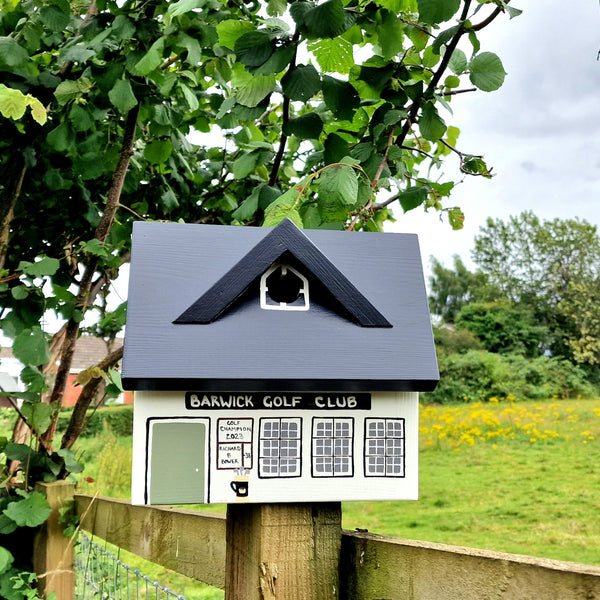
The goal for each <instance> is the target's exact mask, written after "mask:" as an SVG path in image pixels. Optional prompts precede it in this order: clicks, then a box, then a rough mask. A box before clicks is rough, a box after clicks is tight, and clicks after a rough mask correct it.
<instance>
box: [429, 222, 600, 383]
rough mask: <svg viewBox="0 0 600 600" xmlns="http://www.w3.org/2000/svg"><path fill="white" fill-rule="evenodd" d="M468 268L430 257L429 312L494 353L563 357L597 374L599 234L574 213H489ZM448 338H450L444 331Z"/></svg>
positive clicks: (593, 375) (599, 349)
mask: <svg viewBox="0 0 600 600" xmlns="http://www.w3.org/2000/svg"><path fill="white" fill-rule="evenodd" d="M473 260H474V262H475V264H476V265H477V269H476V271H475V272H474V273H471V272H470V271H469V270H468V269H467V268H466V267H465V266H464V264H463V263H462V262H461V261H460V259H459V258H458V257H455V259H454V262H455V264H454V269H447V268H445V267H444V266H443V265H441V263H439V262H438V261H435V260H434V261H433V276H432V278H431V282H430V284H431V285H430V288H431V297H430V306H431V308H432V311H433V312H435V313H436V314H438V315H440V316H441V317H442V319H443V320H444V322H445V323H455V325H456V327H457V328H459V329H460V328H462V329H467V330H468V331H470V332H471V333H473V334H474V335H475V336H476V337H477V339H478V340H479V341H480V342H481V343H482V345H483V347H484V348H485V349H486V350H488V351H490V352H493V353H516V354H520V355H521V356H524V357H535V356H538V355H540V354H544V355H550V356H553V357H557V358H561V359H565V360H568V361H570V362H572V363H574V364H576V365H579V366H580V367H582V368H583V369H584V370H585V373H586V374H587V376H588V377H590V380H591V381H598V380H599V371H598V365H599V364H600V343H599V342H598V340H599V339H600V302H599V300H600V288H599V285H600V284H599V279H598V275H599V273H600V238H599V236H598V233H597V230H596V227H595V226H593V225H590V224H589V223H587V222H586V221H582V220H578V219H565V220H562V219H553V220H551V221H541V220H540V219H538V217H536V216H535V215H534V214H533V213H532V212H524V213H522V214H520V215H519V216H516V217H510V218H509V219H508V220H507V221H503V220H501V219H496V220H492V219H489V220H488V222H487V224H486V226H485V227H482V228H481V231H480V233H479V235H478V236H477V237H476V238H475V249H474V251H473ZM446 337H448V336H446Z"/></svg>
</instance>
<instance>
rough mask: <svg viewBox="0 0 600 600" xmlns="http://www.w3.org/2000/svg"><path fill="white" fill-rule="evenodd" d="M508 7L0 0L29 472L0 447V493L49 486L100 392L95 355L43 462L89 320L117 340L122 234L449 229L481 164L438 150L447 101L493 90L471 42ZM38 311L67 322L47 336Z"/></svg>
mask: <svg viewBox="0 0 600 600" xmlns="http://www.w3.org/2000/svg"><path fill="white" fill-rule="evenodd" d="M518 12H519V11H518V10H517V9H514V8H512V7H509V6H508V5H507V3H506V2H505V1H504V0H493V1H491V2H490V1H489V0H452V1H448V0H374V1H373V2H363V1H361V0H325V1H322V2H313V1H312V0H310V1H309V0H298V1H294V2H290V3H289V4H288V2H286V0H268V2H259V1H254V2H245V1H243V0H230V1H228V2H224V1H220V0H177V1H174V2H166V1H165V0H126V1H125V2H116V1H114V0H91V2H90V1H86V0H84V1H83V2H80V3H75V2H73V1H72V0H0V74H1V79H2V83H1V84H0V165H1V166H2V170H3V177H2V178H1V179H0V303H1V304H0V306H1V313H0V317H1V327H2V331H3V333H4V335H5V336H7V337H9V338H12V340H13V349H14V352H15V355H16V356H17V357H18V358H19V359H20V360H21V361H22V362H23V363H24V365H25V366H24V371H23V374H22V380H23V382H24V383H25V384H26V386H27V391H26V392H25V393H24V394H22V395H21V396H22V398H21V399H22V400H24V402H25V406H29V405H31V406H32V407H34V408H27V409H24V410H23V411H22V414H21V417H22V420H21V424H22V423H26V424H27V427H28V428H29V430H30V431H31V432H33V433H34V434H35V436H36V439H37V440H38V443H37V448H36V449H35V452H36V453H38V455H39V456H37V455H36V456H37V458H36V460H39V461H41V462H40V464H46V465H47V467H48V468H47V469H46V470H45V471H44V473H43V474H41V472H39V473H38V472H37V471H36V472H35V473H34V472H24V471H23V470H22V469H21V468H20V467H19V464H20V460H19V459H17V458H11V457H10V456H8V455H6V453H5V456H6V458H7V462H8V464H7V476H8V480H9V481H10V482H11V484H10V485H8V486H7V487H6V488H5V489H6V490H7V494H8V495H9V496H10V497H11V498H12V497H14V493H15V492H14V490H15V489H16V488H19V487H20V488H23V489H31V486H33V485H34V484H35V481H36V477H43V478H45V479H53V478H60V477H65V476H66V474H67V472H68V471H69V465H72V461H70V460H69V461H68V460H67V459H66V457H67V456H68V455H66V454H64V452H63V451H67V450H69V449H70V448H71V446H72V444H73V443H74V441H75V440H76V439H77V436H78V435H79V434H80V433H81V430H82V428H83V426H84V417H85V413H86V409H87V407H88V406H89V405H90V403H91V402H92V399H93V397H94V393H95V390H96V389H97V387H98V384H99V381H100V380H101V379H102V378H103V377H104V378H106V379H107V380H108V381H109V382H111V383H112V384H113V385H117V384H118V380H117V379H116V378H115V377H113V375H112V374H111V373H112V371H111V368H112V367H113V366H114V365H115V364H116V363H117V362H118V360H119V359H120V354H119V352H114V353H110V354H108V355H107V357H106V359H105V360H103V361H102V362H101V363H100V364H99V365H96V366H95V367H96V369H94V370H92V371H89V372H88V374H91V375H90V377H88V378H87V380H86V382H85V383H84V384H82V387H83V391H82V394H81V397H80V399H79V401H78V404H77V406H76V408H75V410H74V411H73V414H72V418H71V422H70V424H69V426H68V428H67V432H66V434H65V436H64V437H63V440H62V443H61V446H62V449H61V450H60V451H59V452H63V455H61V454H59V453H56V452H54V449H53V447H52V443H53V442H52V440H53V434H54V430H55V426H56V420H57V418H58V412H59V408H60V404H61V399H62V395H63V394H64V390H65V386H66V379H67V374H68V372H69V368H70V365H71V361H72V357H73V352H74V347H75V341H76V339H77V336H78V335H79V333H80V331H81V328H82V325H81V323H82V320H83V318H84V316H85V314H86V312H88V311H90V309H91V308H93V307H97V308H98V310H99V315H100V316H99V318H98V319H97V323H96V324H95V325H93V327H94V331H95V333H97V334H100V335H103V336H104V337H106V338H107V339H110V338H111V337H114V335H115V333H116V332H117V331H118V330H119V328H120V327H121V326H122V324H123V319H124V312H125V311H124V308H123V307H121V308H120V309H118V310H116V311H114V312H112V313H108V312H107V310H106V303H105V301H104V298H105V296H106V293H107V290H108V289H109V286H110V282H111V281H112V280H113V279H114V278H115V277H116V275H117V274H118V272H119V269H120V267H121V266H122V265H123V264H124V263H126V262H127V261H128V260H129V250H130V247H129V244H130V242H129V239H130V231H131V224H132V222H133V221H134V220H135V219H149V220H174V221H177V220H183V221H186V222H192V223H216V224H218V223H225V224H234V225H263V226H273V225H276V224H277V223H279V222H280V221H281V220H282V219H284V218H286V217H288V218H290V219H292V220H293V221H294V222H295V223H296V224H297V225H298V226H300V227H324V228H337V229H350V230H352V229H355V230H357V229H363V230H369V231H380V230H381V229H382V227H383V223H384V222H385V221H386V220H387V219H390V218H392V214H391V212H390V207H391V206H392V204H393V203H396V204H398V205H399V206H400V207H401V209H402V210H403V211H405V212H406V211H408V210H413V209H416V208H426V209H434V210H437V211H442V212H443V214H445V215H446V217H447V219H448V222H449V223H450V225H451V226H452V227H454V228H460V227H461V226H462V221H463V218H464V217H463V214H462V212H461V210H460V208H459V207H457V206H454V205H453V204H452V203H451V202H450V200H449V197H450V194H451V192H452V189H453V187H454V185H455V181H454V179H455V177H454V176H449V175H446V174H445V170H450V171H453V172H454V173H455V175H458V177H463V176H464V175H465V174H470V175H475V176H483V177H489V176H490V169H489V168H488V166H487V165H486V164H485V162H484V161H483V159H482V157H481V156H479V155H475V154H472V153H469V152H466V151H463V150H460V149H459V148H458V147H457V145H458V133H459V130H458V128H457V127H455V126H454V125H452V124H450V122H449V119H450V114H451V113H450V111H449V110H448V108H449V103H450V102H451V101H452V100H453V99H455V98H457V97H460V96H457V94H459V93H462V92H465V91H471V90H483V91H485V92H489V91H493V90H495V89H497V88H498V87H499V86H500V85H501V84H502V82H503V80H504V77H505V72H504V68H503V67H502V63H501V61H500V59H499V58H498V57H497V56H496V55H495V54H493V53H491V52H489V51H488V50H485V49H482V48H481V44H480V41H479V34H480V31H481V30H482V29H484V27H486V26H487V25H489V24H490V23H492V22H493V21H494V20H495V19H496V18H497V17H499V16H506V15H508V16H509V17H513V16H515V15H516V14H517V13H518ZM463 42H464V43H463ZM459 43H461V47H460V48H459ZM469 86H474V87H469ZM48 311H53V312H54V313H56V315H58V316H59V317H60V318H61V319H63V321H64V323H65V325H64V327H63V328H62V329H61V331H60V332H58V333H57V334H55V335H54V336H49V335H48V333H47V332H46V331H45V330H44V328H43V327H42V323H43V320H44V315H46V314H47V312H48ZM92 375H93V376H92ZM42 404H43V405H44V406H47V407H48V408H39V407H38V406H41V405H42ZM24 433H25V432H24V431H23V428H21V431H17V432H16V433H15V442H17V443H20V442H21V441H23V440H24V439H25V437H26V436H25V435H24ZM45 460H48V461H50V462H48V463H45V462H44V461H45ZM67 463H68V464H67ZM53 465H58V469H57V467H55V466H53Z"/></svg>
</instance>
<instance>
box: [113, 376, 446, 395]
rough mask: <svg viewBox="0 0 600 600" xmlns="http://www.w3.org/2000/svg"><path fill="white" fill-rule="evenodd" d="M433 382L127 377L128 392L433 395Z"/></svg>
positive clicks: (434, 380) (124, 384) (428, 380)
mask: <svg viewBox="0 0 600 600" xmlns="http://www.w3.org/2000/svg"><path fill="white" fill-rule="evenodd" d="M438 381H439V377H436V378H431V379H387V380H380V379H378V380H367V379H202V378H190V379H175V378H161V379H156V378H154V379H151V378H144V377H124V378H123V387H124V389H126V390H140V391H141V390H143V391H161V392H166V391H173V392H177V391H207V392H208V391H211V392H431V391H433V390H434V389H435V387H436V386H437V383H438Z"/></svg>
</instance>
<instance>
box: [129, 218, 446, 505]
mask: <svg viewBox="0 0 600 600" xmlns="http://www.w3.org/2000/svg"><path fill="white" fill-rule="evenodd" d="M438 379H439V375H438V369H437V362H436V356H435V349H434V343H433V336H432V330H431V323H430V317H429V311H428V303H427V294H426V290H425V285H424V279H423V270H422V264H421V257H420V253H419V247H418V240H417V237H416V236H415V235H411V234H393V233H366V232H360V233H348V232H342V231H326V230H300V229H298V228H297V227H296V226H295V225H294V224H293V223H292V222H291V221H289V220H287V219H286V220H285V221H283V222H282V223H281V224H280V225H278V226H277V227H275V228H273V229H267V228H251V227H233V226H215V225H185V224H171V223H136V224H135V226H134V231H133V243H132V262H131V271H130V283H129V304H128V314H127V327H126V334H125V351H124V359H123V383H124V386H125V387H126V389H132V390H135V399H134V442H133V444H134V448H133V487H132V490H133V491H132V497H133V501H134V503H136V504H185V503H194V504H198V503H209V502H215V503H230V502H232V503H233V502H302V501H307V502H308V501H310V502H312V501H341V500H403V499H406V500H409V499H416V498H417V494H418V407H419V402H418V392H420V391H430V390H432V389H434V387H435V385H436V383H437V381H438Z"/></svg>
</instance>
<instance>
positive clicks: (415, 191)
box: [398, 186, 427, 212]
mask: <svg viewBox="0 0 600 600" xmlns="http://www.w3.org/2000/svg"><path fill="white" fill-rule="evenodd" d="M425 200H427V189H426V188H424V187H417V186H413V187H408V188H406V189H405V190H404V191H403V192H402V193H401V194H400V196H399V197H398V201H399V202H400V206H401V207H402V210H403V211H404V212H408V211H409V210H413V208H417V206H421V204H423V202H425Z"/></svg>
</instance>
